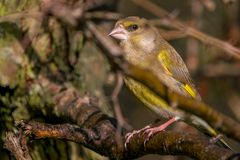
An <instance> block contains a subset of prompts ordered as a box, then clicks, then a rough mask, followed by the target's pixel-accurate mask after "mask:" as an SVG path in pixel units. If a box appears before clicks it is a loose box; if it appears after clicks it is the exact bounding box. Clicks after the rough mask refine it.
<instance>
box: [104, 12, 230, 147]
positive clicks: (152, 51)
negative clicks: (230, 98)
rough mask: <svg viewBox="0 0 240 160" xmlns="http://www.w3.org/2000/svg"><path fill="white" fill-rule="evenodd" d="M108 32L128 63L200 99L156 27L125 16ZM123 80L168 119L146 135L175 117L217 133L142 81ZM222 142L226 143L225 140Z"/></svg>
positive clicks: (153, 108)
mask: <svg viewBox="0 0 240 160" xmlns="http://www.w3.org/2000/svg"><path fill="white" fill-rule="evenodd" d="M109 35H110V36H112V37H114V38H116V39H118V40H120V45H121V46H122V47H123V50H124V57H125V59H126V60H127V61H128V62H129V63H131V64H134V65H136V66H139V67H141V68H147V69H149V70H150V71H151V72H152V73H154V74H155V75H157V76H158V78H159V79H160V80H161V82H162V83H164V84H165V85H166V86H167V87H168V88H169V89H170V90H172V91H174V92H177V93H178V94H181V95H184V96H187V97H189V98H194V99H198V100H201V97H200V95H199V93H198V92H197V89H196V88H195V85H194V83H193V80H192V78H191V76H190V73H189V71H188V69H187V67H186V65H185V63H184V61H183V60H182V58H181V57H180V55H179V54H178V53H177V51H176V50H175V49H174V48H173V47H172V46H171V45H170V44H169V43H168V42H167V41H166V40H164V39H163V37H162V36H161V35H160V34H159V32H158V30H157V28H156V27H155V26H153V25H151V24H150V23H149V22H148V21H147V20H146V19H144V18H139V17H127V18H124V19H121V20H118V21H117V22H116V24H115V27H114V28H113V30H112V31H111V32H110V33H109ZM124 82H125V84H126V86H127V87H128V88H129V89H130V91H132V92H133V93H134V95H135V96H136V97H137V98H138V99H139V100H140V101H142V102H143V104H144V105H145V106H147V107H149V108H150V109H151V110H153V111H154V112H156V113H157V114H158V115H159V116H160V117H161V118H166V119H169V120H168V121H167V122H165V123H164V124H162V125H161V126H159V127H155V128H147V129H146V132H147V133H148V134H149V136H151V135H153V134H154V133H156V132H159V131H162V130H164V129H165V128H166V127H167V126H168V125H170V124H171V123H173V122H175V121H177V120H183V121H185V122H187V123H190V124H192V125H194V126H196V127H197V128H201V129H204V132H206V133H207V134H209V135H211V136H213V137H216V136H217V133H216V131H215V130H214V129H213V128H212V127H210V126H209V125H208V124H207V123H206V122H205V121H204V120H202V119H201V118H199V117H197V116H195V115H191V114H188V113H186V112H184V111H181V110H180V109H178V108H177V107H176V106H175V107H174V106H173V105H171V104H168V103H167V102H166V101H165V100H164V98H161V97H159V96H158V95H157V94H156V93H154V92H153V91H152V90H151V89H149V88H148V87H146V86H145V85H143V84H142V83H140V82H138V81H136V80H134V79H132V78H130V77H127V76H126V77H124ZM221 141H223V140H221ZM223 143H224V144H225V142H224V141H223ZM225 145H227V144H225Z"/></svg>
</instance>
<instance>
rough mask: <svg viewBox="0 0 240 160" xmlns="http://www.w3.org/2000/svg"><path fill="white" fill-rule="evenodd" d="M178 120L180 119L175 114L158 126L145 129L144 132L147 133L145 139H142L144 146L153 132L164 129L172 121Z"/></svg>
mask: <svg viewBox="0 0 240 160" xmlns="http://www.w3.org/2000/svg"><path fill="white" fill-rule="evenodd" d="M178 120H180V118H179V117H177V116H175V117H173V118H171V119H169V120H168V121H167V122H165V123H163V124H161V125H160V126H158V127H154V128H147V129H145V131H144V133H146V134H147V139H146V140H145V141H144V146H145V144H146V143H147V142H148V140H149V139H150V138H151V137H152V136H153V135H154V134H156V133H158V132H161V131H163V130H165V129H166V128H167V127H168V126H169V125H171V124H172V123H174V122H176V121H178Z"/></svg>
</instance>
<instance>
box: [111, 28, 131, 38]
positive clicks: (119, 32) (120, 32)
mask: <svg viewBox="0 0 240 160" xmlns="http://www.w3.org/2000/svg"><path fill="white" fill-rule="evenodd" d="M108 35H109V36H112V37H114V38H116V39H120V40H126V39H127V37H128V34H127V32H126V30H125V29H124V27H123V26H122V25H117V26H115V27H114V28H113V30H112V31H111V32H110V33H109V34H108Z"/></svg>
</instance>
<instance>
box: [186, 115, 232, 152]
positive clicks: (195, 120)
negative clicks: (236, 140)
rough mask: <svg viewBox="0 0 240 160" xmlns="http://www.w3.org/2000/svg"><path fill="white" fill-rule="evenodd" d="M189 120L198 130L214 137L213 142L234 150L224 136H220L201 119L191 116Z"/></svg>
mask: <svg viewBox="0 0 240 160" xmlns="http://www.w3.org/2000/svg"><path fill="white" fill-rule="evenodd" d="M188 118H190V120H189V121H190V123H191V124H192V125H193V126H195V127H196V128H198V129H199V130H200V131H202V132H203V133H205V134H206V135H209V136H210V137H213V138H212V139H213V140H212V141H213V142H220V143H221V144H222V145H223V146H224V147H226V148H228V149H231V150H233V149H232V148H231V147H230V145H229V144H228V143H227V142H226V141H225V140H224V139H223V137H222V135H220V134H218V133H217V131H216V130H215V129H213V128H212V127H211V126H210V125H209V124H208V123H206V122H205V121H204V120H202V119H201V118H199V117H197V116H195V115H190V116H189V117H188Z"/></svg>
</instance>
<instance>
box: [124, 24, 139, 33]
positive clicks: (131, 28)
mask: <svg viewBox="0 0 240 160" xmlns="http://www.w3.org/2000/svg"><path fill="white" fill-rule="evenodd" d="M137 29H138V25H136V24H133V25H130V26H128V28H127V30H128V31H130V32H132V31H136V30H137Z"/></svg>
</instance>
